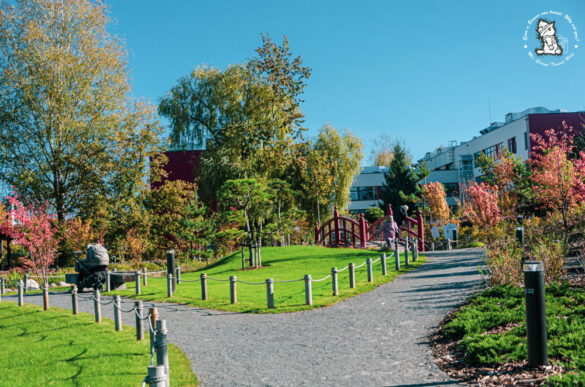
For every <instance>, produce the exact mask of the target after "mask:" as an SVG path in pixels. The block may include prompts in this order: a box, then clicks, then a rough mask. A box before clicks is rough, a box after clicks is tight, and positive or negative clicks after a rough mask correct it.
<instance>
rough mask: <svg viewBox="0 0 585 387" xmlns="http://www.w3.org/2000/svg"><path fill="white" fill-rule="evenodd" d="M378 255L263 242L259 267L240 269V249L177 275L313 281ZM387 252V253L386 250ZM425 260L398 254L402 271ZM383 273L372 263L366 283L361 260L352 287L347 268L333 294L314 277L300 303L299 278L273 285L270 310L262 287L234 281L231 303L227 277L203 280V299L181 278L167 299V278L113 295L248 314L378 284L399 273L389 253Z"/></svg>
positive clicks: (196, 286)
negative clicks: (406, 260) (309, 292)
mask: <svg viewBox="0 0 585 387" xmlns="http://www.w3.org/2000/svg"><path fill="white" fill-rule="evenodd" d="M380 255H381V254H380V253H379V252H376V251H371V250H361V249H341V248H337V249H332V248H325V247H316V246H291V247H264V248H262V264H263V265H264V267H263V268H260V269H255V270H245V271H242V270H241V255H240V253H239V252H237V253H234V254H232V255H230V256H227V257H225V258H224V259H222V260H221V261H219V262H217V263H215V264H213V265H211V266H210V267H208V268H205V269H202V270H201V271H199V272H192V273H184V274H182V275H181V279H182V280H183V281H184V280H196V279H199V277H200V274H201V273H206V274H207V276H208V277H211V278H216V279H223V280H227V279H229V277H230V276H232V275H235V276H237V278H238V280H243V281H246V282H264V281H265V280H266V279H267V278H273V279H274V280H275V281H287V280H295V279H300V278H303V277H304V275H305V274H310V275H311V276H312V278H313V280H317V279H321V278H323V277H325V276H327V275H328V274H330V273H331V268H332V267H337V268H338V269H342V268H344V267H345V266H347V264H349V263H350V262H353V263H355V265H356V266H359V265H361V264H362V263H363V262H365V260H366V259H367V258H372V259H373V260H375V259H377V258H378V257H379V256H380ZM387 256H390V254H389V253H387ZM424 261H425V258H424V257H423V256H419V259H418V260H417V262H416V263H411V265H410V267H409V268H405V266H404V256H402V257H401V262H402V263H401V266H402V271H406V270H412V269H413V268H415V267H417V266H419V265H421V264H422V263H423V262H424ZM387 267H388V275H387V276H383V275H382V269H381V262H380V261H378V262H377V263H375V264H374V266H373V272H374V282H373V283H369V282H367V271H366V265H364V266H363V267H361V268H360V269H356V289H350V287H349V270H345V271H344V272H341V273H339V274H338V284H339V296H337V297H334V296H333V295H332V290H331V289H332V288H331V279H327V280H325V281H323V282H313V284H312V289H313V305H312V306H308V305H305V284H304V281H299V282H292V283H275V284H274V304H275V308H274V309H268V307H267V304H266V286H265V285H264V284H262V285H247V284H243V283H238V284H237V293H238V303H237V304H234V305H232V304H230V298H229V297H230V296H229V282H218V281H213V280H208V281H207V287H208V297H209V298H208V300H207V301H202V300H201V284H200V282H194V283H188V282H182V283H180V284H178V285H177V291H176V293H175V294H174V295H173V298H172V299H169V298H167V289H166V278H157V279H151V278H149V279H148V286H147V287H144V286H142V289H141V290H142V294H141V295H140V296H137V295H135V285H134V283H127V284H126V286H127V287H128V289H126V290H121V291H117V292H112V294H120V295H122V296H125V297H134V298H140V299H142V300H145V301H166V302H169V301H170V302H177V303H185V304H189V305H194V306H201V307H206V308H211V309H220V310H228V311H234V312H249V313H282V312H294V311H299V310H306V309H313V308H320V307H324V306H328V305H331V304H334V303H335V302H337V301H340V300H343V299H346V298H349V297H352V296H355V295H356V294H360V293H364V292H368V291H370V290H372V289H374V288H376V287H377V286H379V285H381V284H384V283H386V282H389V281H391V280H392V279H393V278H395V277H396V275H397V274H398V273H397V272H396V270H395V268H394V257H392V258H389V259H388V260H387Z"/></svg>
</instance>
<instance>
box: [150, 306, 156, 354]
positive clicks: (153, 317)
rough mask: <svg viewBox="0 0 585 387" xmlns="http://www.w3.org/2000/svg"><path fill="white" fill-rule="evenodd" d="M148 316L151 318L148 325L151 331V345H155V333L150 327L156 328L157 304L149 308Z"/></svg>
mask: <svg viewBox="0 0 585 387" xmlns="http://www.w3.org/2000/svg"><path fill="white" fill-rule="evenodd" d="M148 318H149V319H150V323H149V326H148V331H149V332H150V346H151V347H152V346H153V345H154V335H155V333H154V332H153V331H152V330H151V329H150V327H152V329H153V330H154V329H156V321H157V320H158V309H157V308H156V306H153V307H150V308H148Z"/></svg>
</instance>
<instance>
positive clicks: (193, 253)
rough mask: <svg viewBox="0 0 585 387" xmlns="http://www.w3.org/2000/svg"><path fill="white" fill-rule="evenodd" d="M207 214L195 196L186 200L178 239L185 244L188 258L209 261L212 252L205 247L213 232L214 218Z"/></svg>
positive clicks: (205, 208)
mask: <svg viewBox="0 0 585 387" xmlns="http://www.w3.org/2000/svg"><path fill="white" fill-rule="evenodd" d="M208 215H209V214H208V211H207V207H205V205H204V204H203V203H202V202H201V201H200V200H198V197H197V192H196V191H195V196H194V197H193V198H192V199H189V200H188V203H187V206H186V207H185V210H184V212H183V219H182V220H181V229H180V237H181V239H182V240H183V241H184V242H185V243H186V244H187V251H188V253H189V258H190V259H194V258H195V257H196V258H197V259H198V260H199V261H201V260H202V259H205V260H206V261H208V260H209V258H210V256H211V254H212V251H210V250H209V249H207V246H208V245H209V244H210V242H211V240H212V236H213V233H214V231H215V227H214V226H215V219H214V216H211V215H209V216H208Z"/></svg>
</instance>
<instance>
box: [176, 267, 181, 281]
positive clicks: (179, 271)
mask: <svg viewBox="0 0 585 387" xmlns="http://www.w3.org/2000/svg"><path fill="white" fill-rule="evenodd" d="M176 272H177V273H176V276H177V284H180V283H181V266H177V269H176Z"/></svg>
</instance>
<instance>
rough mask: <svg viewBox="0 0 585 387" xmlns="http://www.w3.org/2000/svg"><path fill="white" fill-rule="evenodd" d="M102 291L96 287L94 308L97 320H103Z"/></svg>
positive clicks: (97, 321)
mask: <svg viewBox="0 0 585 387" xmlns="http://www.w3.org/2000/svg"><path fill="white" fill-rule="evenodd" d="M100 298H101V296H100V291H99V290H98V289H96V290H95V291H94V292H93V310H94V312H95V322H96V323H101V322H102V304H100Z"/></svg>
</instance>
